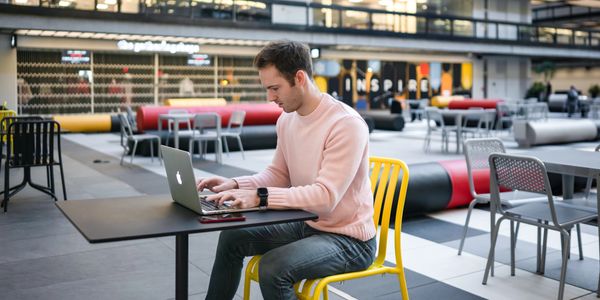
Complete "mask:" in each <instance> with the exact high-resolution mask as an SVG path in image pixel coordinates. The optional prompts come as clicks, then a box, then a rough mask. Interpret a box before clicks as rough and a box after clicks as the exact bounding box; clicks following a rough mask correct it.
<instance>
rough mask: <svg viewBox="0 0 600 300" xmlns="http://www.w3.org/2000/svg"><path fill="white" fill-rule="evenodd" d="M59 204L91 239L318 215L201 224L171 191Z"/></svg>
mask: <svg viewBox="0 0 600 300" xmlns="http://www.w3.org/2000/svg"><path fill="white" fill-rule="evenodd" d="M56 206H58V208H59V209H60V210H61V211H62V212H63V214H64V215H65V216H66V217H67V218H68V219H69V221H71V223H72V224H73V225H74V226H75V227H76V228H77V230H79V232H80V233H81V234H82V235H83V236H84V237H85V238H86V239H87V240H88V241H89V242H90V243H104V242H114V241H122V240H132V239H143V238H152V237H161V236H169V235H176V234H181V233H186V234H189V233H198V232H207V231H217V230H224V229H233V228H241V227H251V226H259V225H269V224H277V223H287V222H294V221H305V220H313V219H317V216H316V215H315V214H312V213H308V212H305V211H300V210H269V211H256V212H245V213H244V216H245V217H246V220H245V221H241V222H224V223H212V224H201V223H200V222H199V221H198V220H199V217H200V216H199V215H198V214H196V213H195V212H193V211H191V210H188V209H187V208H184V207H182V206H179V205H178V204H176V203H175V202H173V200H171V196H170V195H161V196H139V197H129V198H113V199H93V200H71V201H60V202H56Z"/></svg>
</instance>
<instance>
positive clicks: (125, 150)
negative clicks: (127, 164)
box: [119, 141, 129, 166]
mask: <svg viewBox="0 0 600 300" xmlns="http://www.w3.org/2000/svg"><path fill="white" fill-rule="evenodd" d="M125 143H129V141H126V142H125ZM125 155H127V147H123V155H121V162H120V163H119V164H120V165H121V166H122V165H123V159H124V158H125Z"/></svg>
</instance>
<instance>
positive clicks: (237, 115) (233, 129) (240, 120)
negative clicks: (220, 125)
mask: <svg viewBox="0 0 600 300" xmlns="http://www.w3.org/2000/svg"><path fill="white" fill-rule="evenodd" d="M244 119H246V111H243V110H235V111H233V112H232V113H231V116H230V117H229V122H228V123H227V129H225V130H223V131H222V132H221V137H222V139H223V146H224V147H225V152H227V156H229V143H228V141H227V138H228V137H232V138H236V139H237V142H238V146H239V147H240V152H241V153H242V158H243V159H246V157H245V156H244V146H243V145H242V138H241V137H240V135H241V134H242V130H243V127H244Z"/></svg>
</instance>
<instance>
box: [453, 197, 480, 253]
mask: <svg viewBox="0 0 600 300" xmlns="http://www.w3.org/2000/svg"><path fill="white" fill-rule="evenodd" d="M475 204H477V200H476V199H473V200H471V203H469V209H468V211H467V218H466V220H465V226H464V227H463V234H462V237H461V239H460V245H459V246H458V255H461V253H462V249H463V246H464V245H465V239H466V238H467V230H469V221H470V219H471V212H472V211H473V207H475Z"/></svg>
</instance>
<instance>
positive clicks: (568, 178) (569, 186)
mask: <svg viewBox="0 0 600 300" xmlns="http://www.w3.org/2000/svg"><path fill="white" fill-rule="evenodd" d="M574 190H575V176H573V175H567V174H563V175H562V191H563V192H562V194H563V199H573V193H574Z"/></svg>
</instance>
